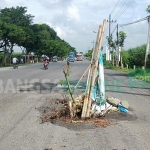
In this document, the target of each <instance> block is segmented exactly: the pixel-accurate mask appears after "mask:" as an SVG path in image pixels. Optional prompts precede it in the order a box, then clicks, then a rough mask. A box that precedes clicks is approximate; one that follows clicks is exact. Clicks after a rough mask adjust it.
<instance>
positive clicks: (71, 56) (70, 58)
mask: <svg viewBox="0 0 150 150" xmlns="http://www.w3.org/2000/svg"><path fill="white" fill-rule="evenodd" d="M68 57H69V60H70V62H74V60H75V54H74V52H70V53H69V54H68Z"/></svg>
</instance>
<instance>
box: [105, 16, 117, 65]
mask: <svg viewBox="0 0 150 150" xmlns="http://www.w3.org/2000/svg"><path fill="white" fill-rule="evenodd" d="M107 22H108V23H109V39H110V36H111V23H113V22H116V21H113V20H111V14H110V15H109V20H107ZM109 52H110V46H109ZM113 66H114V49H113Z"/></svg>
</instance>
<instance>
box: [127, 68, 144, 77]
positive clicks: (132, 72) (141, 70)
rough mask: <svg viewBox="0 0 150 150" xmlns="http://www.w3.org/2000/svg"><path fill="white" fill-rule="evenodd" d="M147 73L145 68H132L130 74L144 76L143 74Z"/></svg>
mask: <svg viewBox="0 0 150 150" xmlns="http://www.w3.org/2000/svg"><path fill="white" fill-rule="evenodd" d="M145 74H146V71H145V70H144V69H139V68H138V69H135V70H132V71H130V72H129V74H128V75H129V76H137V75H138V76H141V75H142V76H143V75H145Z"/></svg>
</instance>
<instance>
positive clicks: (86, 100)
mask: <svg viewBox="0 0 150 150" xmlns="http://www.w3.org/2000/svg"><path fill="white" fill-rule="evenodd" d="M100 29H101V26H99V29H98V34H97V38H96V39H97V40H96V44H95V47H94V50H93V53H92V60H91V67H90V69H89V74H88V79H87V87H86V94H85V98H84V103H83V108H82V115H81V117H82V118H85V117H86V112H87V106H88V100H89V93H90V88H91V87H90V86H91V79H92V74H93V65H94V64H95V57H96V50H97V49H96V47H97V41H98V39H99V33H100Z"/></svg>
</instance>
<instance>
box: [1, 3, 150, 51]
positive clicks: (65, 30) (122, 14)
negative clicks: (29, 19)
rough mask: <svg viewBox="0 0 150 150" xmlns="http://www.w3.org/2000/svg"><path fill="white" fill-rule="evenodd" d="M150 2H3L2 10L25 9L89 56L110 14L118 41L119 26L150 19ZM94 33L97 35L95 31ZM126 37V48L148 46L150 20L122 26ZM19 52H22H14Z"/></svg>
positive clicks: (107, 30) (104, 42) (107, 28)
mask: <svg viewBox="0 0 150 150" xmlns="http://www.w3.org/2000/svg"><path fill="white" fill-rule="evenodd" d="M148 5H150V0H95V1H93V0H1V6H0V8H1V9H3V8H5V7H16V6H23V7H27V14H31V15H33V16H34V19H33V23H40V24H41V23H46V24H48V25H49V26H50V27H51V28H53V29H54V30H55V31H56V32H57V35H58V36H59V37H60V38H61V39H64V40H65V41H66V42H68V43H69V44H70V45H71V46H72V47H75V48H76V51H77V52H83V53H86V52H87V51H88V50H89V49H92V48H93V42H95V40H96V36H97V33H95V32H97V31H98V27H99V25H102V24H103V20H104V19H106V20H108V19H109V14H111V20H112V21H113V23H111V28H110V33H113V39H114V40H115V39H116V30H114V29H115V27H116V25H117V24H119V25H120V24H127V23H130V22H133V21H136V20H139V19H141V18H145V17H146V16H148V13H147V12H146V8H147V6H148ZM93 31H94V32H93ZM119 31H124V32H125V33H126V35H127V37H126V39H125V44H124V49H126V50H127V49H129V48H134V47H137V46H140V45H142V44H146V43H147V36H148V22H147V20H145V21H142V22H139V23H136V24H132V25H128V26H124V27H119ZM108 33H109V22H107V23H106V28H105V34H104V37H103V47H104V49H105V47H106V45H107V40H106V36H108ZM15 51H19V49H17V48H16V49H15Z"/></svg>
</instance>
